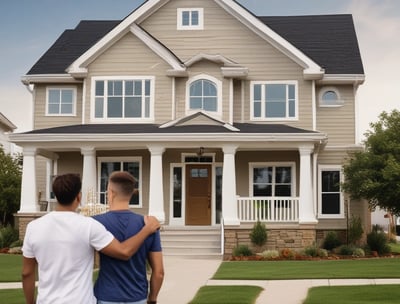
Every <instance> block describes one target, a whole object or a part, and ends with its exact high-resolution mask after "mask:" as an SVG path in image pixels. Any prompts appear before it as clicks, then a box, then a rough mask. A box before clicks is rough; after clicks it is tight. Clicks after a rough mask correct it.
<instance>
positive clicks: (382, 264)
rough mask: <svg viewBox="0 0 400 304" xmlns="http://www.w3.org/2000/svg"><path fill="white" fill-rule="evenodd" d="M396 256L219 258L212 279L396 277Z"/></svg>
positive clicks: (397, 263)
mask: <svg viewBox="0 0 400 304" xmlns="http://www.w3.org/2000/svg"><path fill="white" fill-rule="evenodd" d="M399 263H400V260H399V259H398V258H378V259H361V260H320V261H265V262H260V261H244V262H223V263H222V264H221V265H220V267H219V268H218V270H217V272H216V273H215V275H214V277H213V279H216V280H291V279H292V280H296V279H357V278H362V279H372V278H375V279H384V278H400V271H398V269H399Z"/></svg>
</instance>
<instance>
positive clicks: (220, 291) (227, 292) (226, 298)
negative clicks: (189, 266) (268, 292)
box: [189, 286, 263, 304]
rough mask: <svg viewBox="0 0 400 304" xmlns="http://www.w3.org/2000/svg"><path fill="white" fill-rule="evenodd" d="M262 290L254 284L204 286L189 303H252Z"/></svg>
mask: <svg viewBox="0 0 400 304" xmlns="http://www.w3.org/2000/svg"><path fill="white" fill-rule="evenodd" d="M262 290H263V289H262V288H261V287H256V286H204V287H201V288H200V289H199V291H198V292H197V294H196V296H195V297H194V299H193V300H192V301H191V302H190V303H189V304H222V303H226V304H228V303H229V304H252V303H254V302H255V300H256V299H257V297H258V295H259V294H260V292H261V291H262Z"/></svg>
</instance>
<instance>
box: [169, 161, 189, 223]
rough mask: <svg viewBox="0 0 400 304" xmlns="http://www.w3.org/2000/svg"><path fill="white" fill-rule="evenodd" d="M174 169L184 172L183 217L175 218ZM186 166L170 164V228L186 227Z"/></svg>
mask: <svg viewBox="0 0 400 304" xmlns="http://www.w3.org/2000/svg"><path fill="white" fill-rule="evenodd" d="M174 168H181V170H182V209H181V214H182V216H181V217H174V191H173V190H174ZM185 168H186V166H185V164H182V163H181V164H179V163H171V164H170V170H169V171H170V179H169V181H170V184H169V189H170V191H169V192H170V199H169V201H170V204H169V207H170V208H169V210H170V212H169V214H170V216H169V223H170V226H184V225H185V214H186V201H185V199H186V196H185V193H186V178H185V176H186V175H185V174H186V172H185Z"/></svg>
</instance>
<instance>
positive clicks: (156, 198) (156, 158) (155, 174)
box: [148, 146, 165, 223]
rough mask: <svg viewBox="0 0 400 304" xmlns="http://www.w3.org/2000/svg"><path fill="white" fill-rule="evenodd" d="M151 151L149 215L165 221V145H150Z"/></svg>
mask: <svg viewBox="0 0 400 304" xmlns="http://www.w3.org/2000/svg"><path fill="white" fill-rule="evenodd" d="M148 149H149V151H150V154H151V156H150V187H149V215H153V216H155V217H156V218H157V219H158V220H159V221H160V222H161V223H163V222H165V212H164V188H163V187H164V184H163V164H162V155H163V153H164V151H165V148H164V147H160V146H149V147H148Z"/></svg>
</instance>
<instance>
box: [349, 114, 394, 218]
mask: <svg viewBox="0 0 400 304" xmlns="http://www.w3.org/2000/svg"><path fill="white" fill-rule="evenodd" d="M370 127H371V130H369V131H368V132H367V133H366V134H365V135H366V140H365V142H364V144H365V150H364V151H361V152H360V151H359V152H355V153H353V154H352V155H351V158H350V160H349V162H348V163H347V164H346V165H345V166H344V175H345V181H344V183H343V185H342V186H343V189H344V190H345V191H346V192H348V193H349V194H350V196H351V198H353V199H366V200H368V201H369V203H370V205H371V207H373V208H374V207H377V206H379V207H381V208H382V209H385V210H387V211H389V212H391V213H393V214H396V215H400V111H398V110H393V111H392V112H391V113H387V112H383V113H381V114H380V115H379V121H378V122H376V123H371V124H370Z"/></svg>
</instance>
